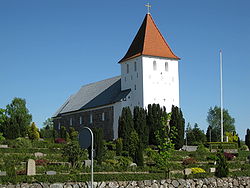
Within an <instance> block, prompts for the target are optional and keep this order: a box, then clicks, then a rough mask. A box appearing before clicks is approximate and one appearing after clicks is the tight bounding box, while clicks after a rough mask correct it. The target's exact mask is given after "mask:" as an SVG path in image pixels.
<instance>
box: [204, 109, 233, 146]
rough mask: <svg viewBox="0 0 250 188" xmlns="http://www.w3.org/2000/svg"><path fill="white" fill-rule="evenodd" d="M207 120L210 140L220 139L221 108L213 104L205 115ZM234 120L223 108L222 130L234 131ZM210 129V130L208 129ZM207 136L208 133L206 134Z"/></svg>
mask: <svg viewBox="0 0 250 188" xmlns="http://www.w3.org/2000/svg"><path fill="white" fill-rule="evenodd" d="M207 122H208V125H209V126H210V128H211V141H212V142H218V141H220V139H221V108H220V107H217V106H215V107H214V108H210V109H209V111H208V115H207ZM234 123H235V120H234V118H232V117H231V116H230V114H229V112H228V110H226V109H223V130H224V133H225V132H235V125H234ZM209 131H210V130H209ZM207 136H208V135H207ZM208 140H209V138H208Z"/></svg>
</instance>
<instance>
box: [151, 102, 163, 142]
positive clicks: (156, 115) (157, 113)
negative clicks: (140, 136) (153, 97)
mask: <svg viewBox="0 0 250 188" xmlns="http://www.w3.org/2000/svg"><path fill="white" fill-rule="evenodd" d="M164 111H165V110H164V109H162V108H161V107H160V105H159V104H152V105H151V104H149V105H148V114H147V125H148V128H149V144H152V145H158V143H157V139H156V135H155V133H156V131H157V130H158V129H160V127H161V117H162V115H163V112H164Z"/></svg>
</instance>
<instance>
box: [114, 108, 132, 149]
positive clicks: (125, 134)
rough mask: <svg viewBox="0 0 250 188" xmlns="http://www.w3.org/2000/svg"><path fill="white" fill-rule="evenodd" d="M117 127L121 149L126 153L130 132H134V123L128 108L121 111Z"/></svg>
mask: <svg viewBox="0 0 250 188" xmlns="http://www.w3.org/2000/svg"><path fill="white" fill-rule="evenodd" d="M118 123H119V125H118V137H119V138H122V139H123V149H124V150H125V151H128V148H129V138H130V135H131V132H132V131H133V130H134V122H133V118H132V113H131V110H130V108H129V107H125V108H123V109H122V114H121V116H120V117H119V122H118Z"/></svg>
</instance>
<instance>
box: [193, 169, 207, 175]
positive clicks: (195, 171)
mask: <svg viewBox="0 0 250 188" xmlns="http://www.w3.org/2000/svg"><path fill="white" fill-rule="evenodd" d="M191 170H192V174H199V173H206V171H205V170H204V169H202V168H191Z"/></svg>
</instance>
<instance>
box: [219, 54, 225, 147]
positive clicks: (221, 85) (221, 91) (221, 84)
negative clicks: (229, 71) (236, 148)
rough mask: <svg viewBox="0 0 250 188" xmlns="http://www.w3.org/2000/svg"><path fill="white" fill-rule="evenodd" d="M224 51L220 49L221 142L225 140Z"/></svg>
mask: <svg viewBox="0 0 250 188" xmlns="http://www.w3.org/2000/svg"><path fill="white" fill-rule="evenodd" d="M222 78H223V77H222V51H221V50H220V109H221V113H220V117H221V122H220V124H221V142H223V135H224V134H223V132H224V131H223V82H222Z"/></svg>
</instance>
